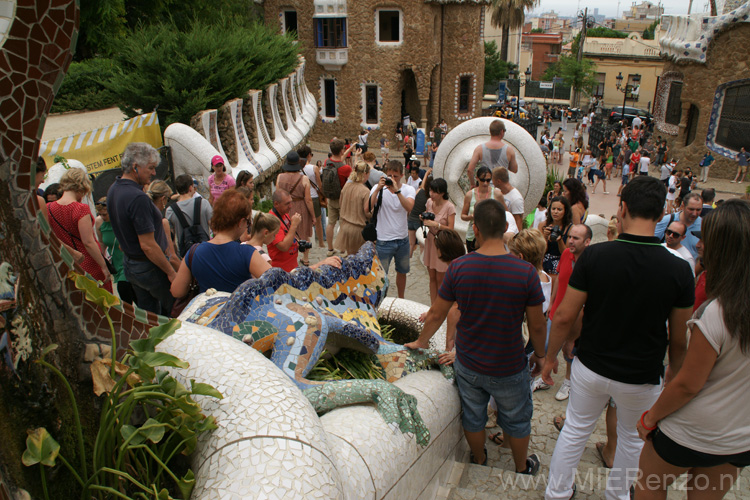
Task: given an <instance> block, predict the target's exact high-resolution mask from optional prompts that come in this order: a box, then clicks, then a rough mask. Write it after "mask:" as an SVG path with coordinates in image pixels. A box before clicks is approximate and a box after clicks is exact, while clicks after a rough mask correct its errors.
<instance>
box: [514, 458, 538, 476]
mask: <svg viewBox="0 0 750 500" xmlns="http://www.w3.org/2000/svg"><path fill="white" fill-rule="evenodd" d="M537 472H539V457H537V456H536V453H534V454H532V455H529V456H528V457H526V470H524V471H521V472H517V474H526V475H529V476H536V473H537Z"/></svg>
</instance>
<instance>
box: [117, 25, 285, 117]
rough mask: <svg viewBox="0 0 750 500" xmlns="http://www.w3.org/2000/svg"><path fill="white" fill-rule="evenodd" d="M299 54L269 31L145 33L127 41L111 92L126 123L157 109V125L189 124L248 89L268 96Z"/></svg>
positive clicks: (164, 29)
mask: <svg viewBox="0 0 750 500" xmlns="http://www.w3.org/2000/svg"><path fill="white" fill-rule="evenodd" d="M297 53H298V47H297V45H295V44H294V43H293V42H292V38H290V37H288V36H280V35H278V34H276V33H275V32H274V31H273V30H272V29H271V28H268V27H266V26H265V25H263V24H253V25H252V26H250V27H247V26H244V25H243V24H242V23H240V22H236V21H233V20H230V19H225V22H224V23H223V24H218V23H216V24H211V23H208V22H204V21H196V22H195V23H194V24H192V25H191V26H190V27H189V28H188V29H186V30H185V31H180V30H179V29H177V27H176V26H175V25H173V24H161V25H154V26H146V27H143V28H140V29H138V30H136V31H135V32H134V33H133V34H132V35H131V36H129V37H127V38H126V39H124V40H122V42H121V44H120V47H119V52H118V54H117V56H115V59H114V60H115V63H116V73H115V76H114V77H113V79H112V80H111V82H110V83H109V84H107V88H109V89H110V90H111V91H112V93H113V94H114V95H115V96H116V98H117V100H118V102H119V103H120V108H121V109H122V110H123V112H124V113H126V114H127V115H128V116H131V117H132V116H135V115H136V114H138V113H139V112H141V110H143V111H149V110H152V109H155V108H156V107H157V106H158V113H159V123H160V124H161V125H162V127H166V126H167V125H169V124H170V123H174V122H182V123H189V121H190V118H191V117H192V116H193V115H194V114H195V113H197V112H198V111H201V110H204V109H210V108H218V107H219V106H221V105H223V104H224V103H225V102H226V101H228V100H230V99H233V98H236V97H241V96H242V95H244V94H245V93H246V92H247V91H248V90H249V89H263V88H265V87H266V85H268V84H270V83H272V82H275V81H277V80H279V79H280V78H283V77H285V76H286V75H288V74H289V73H290V72H291V71H293V70H294V68H295V67H296V65H297Z"/></svg>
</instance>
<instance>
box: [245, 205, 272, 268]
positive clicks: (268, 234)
mask: <svg viewBox="0 0 750 500" xmlns="http://www.w3.org/2000/svg"><path fill="white" fill-rule="evenodd" d="M280 227H281V221H280V220H279V219H278V218H277V217H274V216H273V215H271V214H267V213H263V212H259V213H258V215H256V216H255V218H254V219H253V227H252V230H251V232H250V240H249V241H247V242H246V243H245V244H246V245H252V246H254V247H255V249H256V250H257V251H258V253H260V255H261V256H262V257H263V258H264V259H265V260H266V262H268V263H269V264H270V263H271V257H270V256H269V255H268V253H267V252H266V251H265V250H263V245H268V244H269V243H271V242H273V239H274V238H275V237H276V234H277V233H278V232H279V228H280Z"/></svg>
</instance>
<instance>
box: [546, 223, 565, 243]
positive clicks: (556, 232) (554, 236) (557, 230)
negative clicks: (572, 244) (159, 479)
mask: <svg viewBox="0 0 750 500" xmlns="http://www.w3.org/2000/svg"><path fill="white" fill-rule="evenodd" d="M560 236H562V228H561V227H560V226H552V230H550V232H549V240H550V241H557V240H558V238H560Z"/></svg>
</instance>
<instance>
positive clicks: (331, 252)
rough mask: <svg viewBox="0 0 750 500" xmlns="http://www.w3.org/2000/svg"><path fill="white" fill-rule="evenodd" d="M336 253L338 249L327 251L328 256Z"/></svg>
mask: <svg viewBox="0 0 750 500" xmlns="http://www.w3.org/2000/svg"><path fill="white" fill-rule="evenodd" d="M334 255H336V250H328V252H327V253H326V257H333V256H334Z"/></svg>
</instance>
